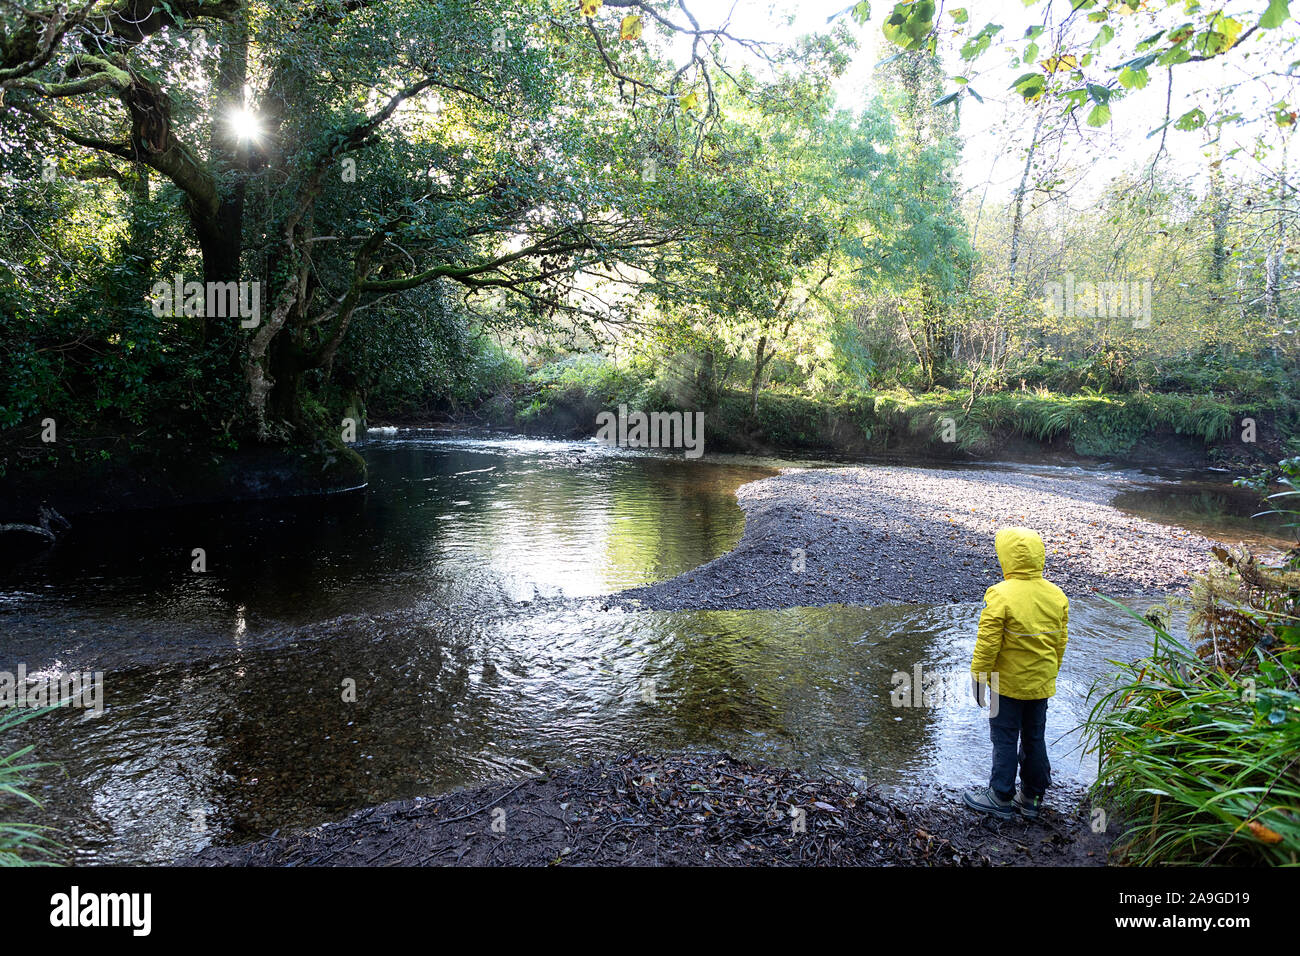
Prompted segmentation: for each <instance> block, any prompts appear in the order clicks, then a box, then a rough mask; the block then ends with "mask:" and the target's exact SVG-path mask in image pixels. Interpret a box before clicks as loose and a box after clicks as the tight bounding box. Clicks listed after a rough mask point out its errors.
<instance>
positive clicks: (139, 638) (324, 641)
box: [0, 439, 1146, 862]
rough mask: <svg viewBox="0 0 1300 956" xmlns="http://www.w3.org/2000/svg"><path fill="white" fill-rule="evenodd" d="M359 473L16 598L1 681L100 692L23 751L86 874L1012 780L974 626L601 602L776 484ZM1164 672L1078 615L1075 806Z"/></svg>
mask: <svg viewBox="0 0 1300 956" xmlns="http://www.w3.org/2000/svg"><path fill="white" fill-rule="evenodd" d="M363 450H364V453H365V455H366V457H367V459H368V461H369V462H370V464H371V475H372V484H371V487H370V488H369V489H368V490H367V491H366V492H365V493H363V494H354V495H345V496H338V497H337V498H335V499H328V500H324V501H322V500H319V499H318V500H313V501H300V502H288V503H286V502H278V503H268V504H261V505H249V506H244V507H240V508H229V507H227V508H224V509H221V510H220V511H218V510H215V509H185V510H178V511H169V512H158V513H151V514H134V515H116V516H110V517H105V518H102V519H96V520H93V521H92V520H83V521H78V522H77V526H76V528H75V530H74V532H73V534H72V535H71V536H69V538H68V539H67V540H65V541H64V542H62V543H61V544H60V545H59V546H58V548H56V549H54V550H53V551H52V552H50V553H49V554H48V555H47V556H46V557H45V558H44V559H42V560H40V561H37V562H18V561H15V562H12V563H10V564H9V565H8V566H6V567H4V568H3V569H0V627H2V628H3V631H0V669H9V670H12V669H14V667H15V665H16V664H17V663H18V662H20V661H21V662H24V663H25V664H26V665H27V667H28V669H29V670H31V671H36V670H38V669H42V668H43V669H46V670H47V671H55V672H57V671H71V670H82V669H93V670H103V671H105V689H106V701H107V707H106V710H105V712H104V713H103V714H102V715H100V716H97V717H96V716H93V715H89V714H86V713H82V712H78V711H73V710H62V711H59V712H56V713H54V714H51V715H49V716H47V717H43V718H41V719H40V720H39V721H36V722H33V723H29V724H27V725H26V726H25V728H24V734H25V739H26V738H28V737H29V738H30V739H31V740H32V741H33V742H34V743H36V744H37V747H38V753H39V757H40V759H43V760H48V761H52V762H54V763H55V764H56V765H57V769H52V770H48V771H46V772H44V773H43V774H42V775H41V777H40V778H39V781H38V787H37V795H38V796H40V797H41V799H42V800H43V801H44V802H45V804H46V808H47V810H48V812H49V816H50V818H52V822H54V823H55V824H56V825H58V826H60V827H61V828H63V830H64V842H66V843H68V844H70V845H71V846H73V847H74V848H75V850H76V853H77V854H78V856H79V857H80V858H81V859H83V860H93V861H99V862H143V861H148V862H161V861H166V860H170V859H173V858H175V857H177V856H179V855H182V854H185V853H188V852H192V851H194V850H197V849H199V848H201V847H203V846H205V845H207V844H208V843H210V842H213V841H216V842H220V843H230V842H240V841H244V840H249V839H254V838H256V837H257V836H259V835H262V834H267V833H270V832H271V831H273V830H275V829H277V828H291V827H301V826H309V825H313V824H316V823H320V822H323V821H325V820H329V819H334V818H337V817H339V816H342V815H344V814H346V813H347V812H349V811H351V810H354V809H357V808H359V807H363V806H366V805H369V804H373V803H376V802H380V801H384V800H390V799H397V798H402V797H409V796H413V795H416V794H420V793H429V792H436V791H443V790H447V789H450V788H453V787H456V786H460V785H466V784H475V783H481V782H486V781H489V780H497V779H501V778H503V777H508V776H512V775H518V774H521V773H526V772H530V771H533V770H535V769H538V768H542V767H545V766H546V765H548V764H562V763H568V762H574V761H581V760H585V759H589V758H593V757H599V756H607V755H611V754H615V753H619V752H622V751H626V750H628V749H631V748H634V747H639V748H647V749H659V748H683V747H687V748H689V747H712V748H723V749H727V750H729V751H731V752H732V753H733V754H734V755H735V756H737V757H742V758H753V759H761V760H767V761H772V762H775V763H780V764H787V765H794V766H803V767H819V766H820V767H825V768H828V769H830V770H832V771H834V772H838V773H849V774H855V775H863V776H865V777H866V778H867V779H869V780H871V781H873V782H877V783H880V784H883V785H886V786H900V787H908V786H913V785H916V786H923V785H928V784H933V783H938V784H946V785H953V786H959V785H963V784H965V783H968V782H971V781H973V780H979V779H980V778H982V777H984V776H985V775H986V773H987V769H986V764H987V757H988V742H987V730H986V725H985V722H984V721H983V720H982V718H981V715H980V712H979V711H978V710H976V709H975V708H974V706H973V705H972V704H970V703H969V702H968V701H967V700H966V699H965V697H964V690H965V678H964V672H965V670H966V666H967V662H968V661H969V657H970V651H971V647H972V645H973V643H974V625H975V622H976V621H977V619H978V615H979V607H978V605H971V604H950V605H944V606H929V607H927V606H890V607H879V608H862V607H844V606H831V607H824V608H794V609H789V610H782V611H684V612H636V611H628V610H622V609H617V608H610V607H608V606H607V605H606V604H605V603H604V602H603V601H602V600H601V599H600V597H599V596H600V595H603V594H606V593H609V592H611V591H616V590H619V589H622V588H625V587H629V586H632V585H635V584H641V583H645V582H648V581H652V580H661V579H664V578H668V577H671V576H673V575H675V574H677V573H680V572H682V571H685V570H689V569H690V568H692V567H695V566H697V565H699V564H701V563H704V562H705V561H707V560H709V559H711V558H712V557H714V556H716V555H717V554H719V553H721V552H722V551H725V550H726V549H728V548H729V547H731V546H732V545H733V544H734V543H735V541H736V540H737V539H738V538H739V536H740V533H741V531H742V529H743V514H742V512H741V511H740V509H739V507H738V506H737V505H736V502H735V498H734V490H735V488H736V487H737V486H738V485H740V484H742V483H744V482H746V481H751V480H754V479H755V478H759V477H762V476H764V475H766V474H770V473H771V470H770V469H769V468H766V467H763V466H760V465H756V464H749V463H745V462H743V461H728V462H721V463H720V462H711V461H708V460H704V461H684V460H681V459H671V458H666V457H651V456H638V455H632V454H626V453H617V452H614V451H610V450H606V449H602V448H599V447H597V446H594V445H591V444H586V443H563V442H549V441H548V442H532V441H522V440H503V441H500V442H490V441H477V442H476V441H435V440H421V439H400V440H392V441H379V442H370V443H368V444H367V445H366V446H365V447H364V449H363ZM194 548H203V549H204V552H205V559H206V564H207V571H206V572H205V573H202V574H198V573H195V572H194V571H193V570H191V563H192V561H193V560H194V559H193V557H192V552H193V549H194ZM1145 646H1146V638H1145V635H1144V633H1143V628H1142V627H1141V626H1139V625H1135V624H1133V623H1131V622H1127V621H1125V620H1122V619H1118V618H1117V617H1116V615H1115V613H1114V612H1113V610H1112V609H1110V608H1109V606H1108V605H1105V604H1104V603H1102V602H1100V601H1098V600H1096V599H1090V598H1086V597H1075V598H1074V599H1073V601H1072V612H1071V645H1070V651H1069V653H1068V654H1067V655H1066V664H1065V668H1064V670H1063V672H1062V678H1061V680H1060V682H1059V693H1058V696H1057V698H1056V699H1055V700H1054V701H1053V704H1052V707H1051V709H1050V711H1049V723H1048V736H1049V740H1051V741H1055V743H1054V744H1053V748H1052V752H1053V760H1054V767H1055V771H1056V774H1057V778H1058V780H1059V781H1061V782H1073V783H1080V782H1086V781H1088V780H1089V779H1091V776H1092V773H1093V765H1092V760H1091V759H1090V758H1085V757H1083V755H1081V754H1080V753H1079V748H1078V746H1077V744H1078V741H1077V739H1076V737H1075V736H1074V735H1073V734H1072V732H1071V731H1072V728H1074V727H1075V726H1076V725H1077V724H1078V722H1079V721H1080V719H1081V718H1082V717H1083V715H1084V714H1085V713H1086V709H1087V704H1086V701H1085V695H1086V692H1087V689H1088V686H1089V685H1090V684H1091V683H1092V681H1093V680H1094V679H1096V678H1097V677H1098V676H1100V675H1105V674H1107V673H1109V671H1110V668H1109V666H1108V664H1107V663H1106V662H1107V660H1108V659H1110V658H1122V659H1131V658H1132V657H1135V656H1138V655H1139V654H1140V653H1141V652H1142V651H1143V649H1144V648H1145ZM918 666H919V667H921V669H922V672H923V674H925V675H929V674H938V675H950V677H951V680H950V681H949V682H947V683H942V684H940V685H938V688H937V689H939V690H940V691H945V690H946V691H947V693H940V696H939V699H938V700H934V701H931V706H925V707H912V706H895V704H896V703H897V702H898V701H897V699H895V700H891V692H894V691H896V689H897V685H898V682H899V678H898V677H897V675H899V674H908V675H911V674H913V673H914V672H915V668H917V667H918ZM352 687H355V700H346V699H345V698H346V697H350V696H351V694H349V693H348V691H349V689H350V688H352ZM932 689H936V688H934V687H933V685H932ZM17 740H18V738H17V737H16V736H14V735H11V737H10V739H9V740H5V741H0V744H3V745H5V746H12V745H14V744H16V743H17Z"/></svg>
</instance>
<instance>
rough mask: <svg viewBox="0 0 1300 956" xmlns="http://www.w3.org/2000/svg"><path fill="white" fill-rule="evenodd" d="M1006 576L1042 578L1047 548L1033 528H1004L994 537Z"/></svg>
mask: <svg viewBox="0 0 1300 956" xmlns="http://www.w3.org/2000/svg"><path fill="white" fill-rule="evenodd" d="M993 549H994V550H995V551H997V553H998V563H999V564H1001V565H1002V576H1003V577H1004V578H1041V577H1042V576H1043V564H1044V562H1045V561H1046V557H1047V554H1046V550H1045V549H1044V547H1043V539H1042V538H1040V537H1039V536H1038V532H1037V531H1034V530H1033V529H1032V528H1002V529H1001V530H999V531H998V533H997V534H996V535H994V537H993Z"/></svg>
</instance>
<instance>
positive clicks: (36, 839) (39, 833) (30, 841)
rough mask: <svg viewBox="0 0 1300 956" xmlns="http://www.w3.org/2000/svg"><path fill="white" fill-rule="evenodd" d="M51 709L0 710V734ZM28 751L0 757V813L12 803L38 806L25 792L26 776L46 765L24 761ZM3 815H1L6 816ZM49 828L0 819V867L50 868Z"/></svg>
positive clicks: (55, 846)
mask: <svg viewBox="0 0 1300 956" xmlns="http://www.w3.org/2000/svg"><path fill="white" fill-rule="evenodd" d="M52 709H53V708H51V707H45V708H39V709H36V710H5V711H0V735H4V734H5V733H6V732H7V731H10V730H12V729H13V728H15V727H17V726H18V725H19V724H22V723H25V722H26V721H28V720H31V719H32V718H33V717H38V716H40V715H41V714H44V713H46V712H47V711H50V710H52ZM31 752H32V747H31V745H30V744H29V745H28V746H26V747H22V748H20V749H18V750H16V751H14V752H13V753H11V754H9V755H8V756H3V757H0V812H3V811H7V810H8V809H9V808H11V807H12V806H13V805H14V804H21V803H27V804H30V805H32V806H36V807H39V806H40V801H38V800H37V799H36V798H35V797H33V796H32V795H31V794H30V793H28V792H27V790H26V789H25V788H26V786H27V784H28V775H29V774H30V773H31V772H32V771H34V770H37V769H39V768H40V767H44V766H48V764H44V763H32V762H30V761H28V760H27V757H28V755H29V754H30V753H31ZM7 815H8V814H7V813H4V816H7ZM51 832H52V831H51V829H50V828H49V827H46V826H41V825H40V824H36V823H18V822H8V821H6V820H4V819H3V817H0V866H52V865H54V864H53V863H52V862H51V857H52V855H53V853H54V851H55V850H56V849H58V848H59V844H57V843H55V842H54V840H53V839H52V837H51V836H50V834H51Z"/></svg>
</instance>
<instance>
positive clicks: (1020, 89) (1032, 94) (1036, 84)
mask: <svg viewBox="0 0 1300 956" xmlns="http://www.w3.org/2000/svg"><path fill="white" fill-rule="evenodd" d="M1011 89H1013V90H1015V91H1016V92H1017V93H1019V94H1020V95H1021V96H1023V97H1024V98H1025V99H1027V100H1035V99H1038V97H1040V96H1042V95H1043V94H1044V93H1045V92H1046V91H1047V81H1046V80H1045V79H1043V75H1042V74H1041V73H1024V74H1022V75H1021V76H1020V77H1019V78H1017V79H1016V81H1015V82H1014V83H1012V84H1011Z"/></svg>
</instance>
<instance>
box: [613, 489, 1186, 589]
mask: <svg viewBox="0 0 1300 956" xmlns="http://www.w3.org/2000/svg"><path fill="white" fill-rule="evenodd" d="M1063 472H1064V470H1063ZM1121 480H1122V479H1120V478H1118V477H1116V476H1115V475H1114V474H1113V473H1112V474H1108V473H1104V472H1102V473H1097V472H1094V473H1079V472H1068V473H1063V474H1062V475H1061V476H1055V475H1044V474H1041V473H1039V474H1032V473H1027V472H1017V471H1007V470H1005V469H1001V470H997V471H995V470H991V469H981V468H975V467H972V468H969V469H960V470H952V469H947V470H938V469H927V468H904V467H882V466H870V467H846V468H827V469H817V470H802V469H784V470H783V472H782V473H781V474H780V475H777V476H774V477H771V478H766V479H763V480H761V481H755V482H751V483H750V484H747V485H744V486H742V487H741V488H740V489H739V490H738V491H737V493H736V497H737V499H738V500H739V502H740V505H741V507H742V508H743V509H744V511H745V519H746V520H745V531H744V535H743V537H742V538H741V541H740V543H739V544H738V545H737V546H736V547H735V548H733V549H732V550H731V551H729V552H727V553H726V554H724V555H721V556H720V557H718V558H717V559H716V560H714V561H711V562H709V563H708V564H706V565H704V566H703V567H700V568H696V569H695V570H693V571H688V572H686V573H684V574H681V575H678V576H677V577H675V578H673V579H671V580H669V581H664V582H661V583H658V584H651V585H648V586H645V587H640V588H634V589H632V590H629V591H625V592H623V593H622V594H621V595H619V598H620V599H621V600H623V601H628V602H631V601H635V602H637V606H640V607H646V608H656V609H664V610H676V609H683V608H779V607H795V606H816V605H822V604H835V603H843V604H868V605H875V604H885V603H904V604H938V603H944V602H961V601H978V600H980V599H981V598H982V597H983V594H984V590H985V589H986V588H987V587H988V586H989V585H991V584H994V583H996V582H997V581H999V580H1001V578H1002V574H1001V571H1000V569H999V567H998V563H997V558H996V556H995V555H994V553H993V534H994V532H995V531H996V530H997V529H998V528H999V527H1002V526H1004V525H1025V526H1028V527H1031V528H1034V529H1036V530H1037V531H1038V532H1039V533H1040V534H1041V535H1042V536H1043V541H1044V543H1045V544H1046V546H1047V569H1046V574H1047V577H1048V578H1050V579H1051V580H1052V581H1055V582H1056V583H1057V584H1058V585H1060V586H1061V587H1062V588H1063V589H1064V590H1065V592H1066V593H1067V594H1069V595H1071V596H1074V595H1077V594H1081V593H1089V592H1094V591H1096V592H1100V593H1102V594H1106V595H1110V596H1116V597H1133V596H1140V595H1158V594H1163V593H1167V592H1170V591H1174V590H1179V589H1181V588H1183V587H1185V586H1186V584H1187V582H1188V581H1189V579H1190V577H1191V575H1193V574H1196V573H1200V572H1202V571H1204V570H1205V569H1206V567H1207V566H1208V564H1209V561H1210V555H1209V549H1210V547H1211V545H1212V542H1211V541H1210V540H1209V539H1207V538H1205V537H1203V536H1201V535H1199V534H1196V533H1194V532H1191V531H1186V530H1183V529H1181V528H1176V527H1171V526H1169V525H1164V524H1157V523H1154V522H1151V521H1147V520H1145V519H1142V518H1138V517H1135V516H1133V515H1130V514H1126V513H1124V512H1123V511H1120V510H1119V509H1117V508H1115V507H1113V506H1111V504H1110V501H1111V500H1112V499H1113V498H1114V496H1115V494H1116V491H1117V488H1118V487H1120V482H1121Z"/></svg>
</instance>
